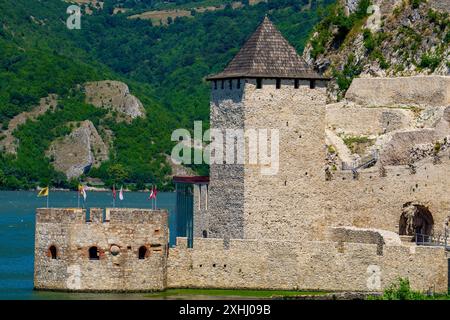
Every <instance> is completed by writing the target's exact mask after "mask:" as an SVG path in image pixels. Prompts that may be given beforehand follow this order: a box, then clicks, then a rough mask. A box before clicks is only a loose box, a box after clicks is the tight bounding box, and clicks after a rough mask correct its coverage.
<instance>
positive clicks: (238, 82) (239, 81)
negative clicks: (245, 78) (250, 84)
mask: <svg viewBox="0 0 450 320" xmlns="http://www.w3.org/2000/svg"><path fill="white" fill-rule="evenodd" d="M237 88H238V89H240V88H241V79H238V80H237Z"/></svg>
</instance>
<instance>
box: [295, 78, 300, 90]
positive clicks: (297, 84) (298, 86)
mask: <svg viewBox="0 0 450 320" xmlns="http://www.w3.org/2000/svg"><path fill="white" fill-rule="evenodd" d="M294 88H295V89H298V88H300V80H299V79H295V80H294Z"/></svg>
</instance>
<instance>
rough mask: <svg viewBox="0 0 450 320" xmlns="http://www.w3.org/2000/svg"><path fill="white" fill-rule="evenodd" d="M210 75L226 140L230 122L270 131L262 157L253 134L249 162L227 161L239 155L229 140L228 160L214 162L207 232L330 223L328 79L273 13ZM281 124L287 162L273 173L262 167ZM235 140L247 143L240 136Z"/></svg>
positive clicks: (215, 120)
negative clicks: (326, 195)
mask: <svg viewBox="0 0 450 320" xmlns="http://www.w3.org/2000/svg"><path fill="white" fill-rule="evenodd" d="M207 79H208V80H209V81H211V83H212V96H211V128H212V129H218V130H221V131H222V132H223V137H224V144H227V138H228V137H226V132H225V131H226V130H227V129H242V130H243V131H244V132H245V134H247V133H249V132H253V133H254V132H257V134H258V136H259V133H260V132H264V130H267V131H266V132H267V136H268V137H267V139H261V138H259V140H258V145H257V147H256V149H257V150H258V151H257V153H258V162H257V164H255V162H254V159H253V161H251V160H250V159H249V158H250V157H249V154H250V153H249V149H250V148H252V147H249V146H250V145H251V144H250V139H245V141H246V145H245V161H244V162H243V163H242V162H241V163H239V162H238V163H236V162H235V163H229V162H227V159H226V158H229V159H231V158H234V159H235V160H237V155H236V154H227V152H229V153H231V152H233V151H232V150H226V147H224V150H225V154H224V160H223V163H220V162H219V163H211V166H210V185H209V194H208V219H207V221H208V223H207V225H206V226H205V224H203V225H204V226H205V228H207V230H203V231H202V234H203V236H205V235H206V234H207V236H208V237H215V238H224V239H279V240H300V239H302V238H311V237H312V236H313V235H314V233H315V231H316V229H317V228H319V227H320V225H321V224H325V222H324V221H322V220H323V219H321V218H322V209H321V190H322V187H321V185H322V184H323V181H324V168H323V161H324V156H325V150H324V148H325V135H324V129H325V128H324V119H325V104H326V85H327V81H328V79H326V78H323V77H322V76H320V75H319V74H317V73H316V72H314V71H313V70H312V69H311V68H310V67H309V66H308V65H307V64H306V62H305V61H304V60H303V59H302V58H301V57H300V56H299V55H298V54H297V52H296V50H295V49H294V48H293V47H292V46H291V45H290V44H289V43H288V41H287V40H286V39H285V38H283V36H282V35H281V33H280V32H279V31H278V30H277V29H276V27H275V26H274V25H273V24H272V22H271V21H270V20H269V19H268V18H267V17H266V18H265V19H264V21H263V22H262V23H261V24H260V25H259V27H258V28H257V30H256V31H255V32H254V33H253V35H252V36H251V37H250V38H249V39H248V41H247V42H246V43H245V45H244V46H243V47H242V49H241V50H240V52H239V53H238V54H237V55H236V56H235V58H234V59H233V60H232V61H231V62H230V64H229V65H228V66H227V67H226V69H225V70H224V71H223V72H221V73H219V74H216V75H213V76H210V77H208V78H207ZM274 132H278V134H279V144H278V146H279V164H278V165H279V167H278V170H275V171H276V172H274V173H273V174H269V175H268V174H263V173H262V169H263V168H267V167H268V166H269V165H268V164H267V163H262V161H260V160H261V158H260V157H259V156H260V155H261V154H264V153H265V152H263V149H261V147H262V145H266V146H267V148H268V152H267V153H268V154H269V155H271V154H273V152H274V151H275V149H274V150H271V149H272V147H271V143H272V138H271V135H272V133H274ZM275 140H276V139H274V141H275ZM228 141H229V142H230V141H232V143H231V144H233V143H235V145H236V146H237V147H239V143H238V142H237V140H236V139H234V138H233V140H231V138H230V139H228ZM275 142H276V141H275ZM228 145H229V144H228ZM253 149H255V145H253ZM273 165H274V163H272V167H273ZM275 167H276V166H275ZM194 223H195V222H194ZM198 236H200V235H198Z"/></svg>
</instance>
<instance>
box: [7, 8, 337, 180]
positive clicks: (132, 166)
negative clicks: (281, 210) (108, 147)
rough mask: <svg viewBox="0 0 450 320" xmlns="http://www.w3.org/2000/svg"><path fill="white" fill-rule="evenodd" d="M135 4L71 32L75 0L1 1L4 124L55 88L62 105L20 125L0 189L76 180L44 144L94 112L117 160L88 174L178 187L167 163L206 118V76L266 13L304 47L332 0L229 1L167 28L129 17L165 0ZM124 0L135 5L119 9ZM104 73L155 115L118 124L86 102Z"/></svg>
mask: <svg viewBox="0 0 450 320" xmlns="http://www.w3.org/2000/svg"><path fill="white" fill-rule="evenodd" d="M135 2H136V3H133V1H108V0H107V1H106V3H105V5H104V9H103V10H93V14H92V15H83V16H82V27H81V30H69V29H67V28H66V26H65V20H66V19H67V16H68V15H67V14H66V9H67V7H68V5H69V4H68V3H66V2H64V1H60V0H48V1H40V2H38V1H32V2H30V1H26V0H18V1H14V2H11V1H7V0H0V17H1V19H0V21H1V23H0V123H1V127H2V128H3V129H6V128H7V127H8V123H9V120H10V119H11V118H13V117H14V116H15V115H17V114H19V113H21V112H24V111H27V110H30V109H31V108H32V107H33V106H35V105H36V104H37V103H38V101H39V99H40V98H42V97H45V96H47V95H48V94H50V93H55V94H58V97H59V101H58V107H57V108H56V110H55V111H54V112H47V113H46V114H44V115H42V116H40V117H39V118H38V119H37V120H36V121H28V122H27V123H26V124H25V125H22V126H20V127H19V129H18V130H16V131H15V132H14V135H15V136H16V137H17V138H19V141H20V145H19V147H18V150H17V155H12V154H6V153H5V152H1V151H0V189H27V188H33V187H35V186H37V185H39V184H40V185H46V184H48V183H49V184H51V185H53V186H57V187H70V186H73V185H75V184H76V181H67V179H66V178H65V176H64V175H63V174H62V173H60V172H56V171H55V170H54V169H53V167H52V165H51V164H50V160H49V159H48V158H46V157H45V150H47V149H48V147H49V145H50V143H51V141H53V140H54V139H55V138H57V137H60V136H64V135H66V134H68V132H67V131H68V129H67V126H66V124H67V123H68V122H70V121H82V120H86V119H89V120H91V121H92V122H93V123H94V125H96V126H98V125H100V124H101V125H102V126H106V127H108V128H109V129H111V130H112V131H113V132H114V136H115V139H114V149H113V150H112V151H111V155H110V160H109V161H107V162H105V163H103V164H102V166H101V167H100V168H99V169H91V171H90V172H88V173H87V175H88V176H92V177H98V178H101V179H102V180H103V181H105V182H106V183H107V184H112V183H114V182H116V183H126V184H133V185H136V186H137V187H138V188H142V187H143V184H144V183H150V182H156V183H158V184H159V186H160V188H161V189H168V188H171V184H170V179H169V177H168V176H169V175H170V173H171V168H170V166H169V165H168V164H167V163H166V161H165V154H170V150H171V148H172V145H173V144H172V142H171V141H170V134H171V132H172V131H173V130H174V129H175V128H188V129H189V128H192V127H193V121H194V120H203V121H204V122H205V126H207V125H208V121H209V87H208V85H207V83H206V82H205V81H204V77H205V76H206V75H208V74H211V73H214V72H217V71H219V70H220V69H222V68H223V67H224V66H225V65H226V64H227V63H228V62H229V61H230V59H231V58H232V57H233V55H234V54H235V53H236V52H237V51H238V50H239V47H240V46H241V45H242V44H243V42H244V41H245V39H246V38H247V37H248V36H249V35H250V34H251V32H252V31H253V30H254V29H255V28H256V26H257V24H258V23H259V22H260V21H261V20H262V18H263V16H264V15H265V14H266V13H269V14H270V16H271V18H272V20H273V21H274V22H275V23H276V24H277V26H278V27H279V28H280V30H281V31H282V33H283V34H284V35H285V36H286V37H287V38H288V39H289V40H290V41H291V43H292V44H293V45H294V46H295V47H296V48H297V50H299V51H301V50H302V49H303V46H304V44H305V42H306V40H307V39H308V37H309V34H310V32H311V30H312V28H313V26H314V25H315V24H316V23H317V22H318V21H319V19H320V17H319V13H320V12H322V11H323V10H322V9H323V8H324V7H325V6H326V5H328V4H329V3H331V2H333V1H331V0H323V1H317V2H314V4H313V5H312V6H311V8H306V7H305V5H306V4H307V3H309V1H307V0H302V1H298V0H296V1H294V0H278V1H269V3H267V4H266V3H261V4H258V5H255V6H245V7H243V8H240V9H232V8H231V7H230V6H228V7H226V8H225V9H224V10H217V11H214V12H206V13H203V14H196V15H195V17H192V18H187V17H185V18H176V19H174V21H173V22H172V23H171V24H170V25H168V26H152V25H151V22H149V21H148V20H134V19H128V18H127V17H128V16H130V15H132V14H133V13H136V12H142V10H143V9H145V8H155V6H157V5H161V1H135ZM191 2H193V1H176V4H175V5H181V6H186V5H189V3H191ZM224 2H226V1H224ZM118 4H120V5H121V6H123V7H127V8H129V9H131V10H130V11H127V12H126V13H124V14H117V15H112V14H111V12H112V10H113V7H114V6H117V5H118ZM171 5H173V4H171ZM135 10H136V11H135ZM105 79H112V80H119V81H122V82H125V83H126V84H128V86H129V87H130V90H131V92H132V94H133V95H135V96H137V97H138V98H139V99H140V100H141V102H142V103H143V104H144V107H145V109H146V110H147V114H148V116H147V117H146V118H145V119H136V120H134V121H133V122H132V123H131V124H126V123H124V122H122V123H116V122H115V121H113V120H111V119H110V118H107V117H105V111H104V110H100V109H97V108H95V107H93V106H91V105H87V104H85V103H84V95H83V92H82V90H80V89H79V86H78V85H80V84H83V83H84V82H86V81H96V80H105ZM0 139H2V136H1V133H0ZM203 171H204V168H203ZM116 172H120V173H121V174H115V173H116ZM203 173H204V172H203ZM82 178H83V177H82Z"/></svg>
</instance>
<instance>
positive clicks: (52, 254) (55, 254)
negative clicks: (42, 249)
mask: <svg viewBox="0 0 450 320" xmlns="http://www.w3.org/2000/svg"><path fill="white" fill-rule="evenodd" d="M48 256H49V257H51V258H52V259H56V258H58V250H57V249H56V247H55V246H50V248H48Z"/></svg>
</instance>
